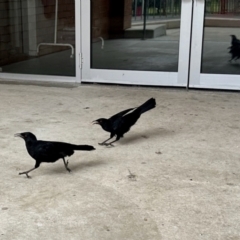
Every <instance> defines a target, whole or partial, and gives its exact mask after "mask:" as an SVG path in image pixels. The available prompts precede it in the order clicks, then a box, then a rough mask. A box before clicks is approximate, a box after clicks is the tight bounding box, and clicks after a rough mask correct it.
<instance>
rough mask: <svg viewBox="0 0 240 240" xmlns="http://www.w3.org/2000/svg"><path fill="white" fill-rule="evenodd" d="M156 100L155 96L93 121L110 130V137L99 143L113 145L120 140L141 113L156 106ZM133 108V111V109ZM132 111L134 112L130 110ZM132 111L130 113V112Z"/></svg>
mask: <svg viewBox="0 0 240 240" xmlns="http://www.w3.org/2000/svg"><path fill="white" fill-rule="evenodd" d="M155 106H156V101H155V99H154V98H150V99H149V100H147V101H146V102H145V103H143V104H142V105H141V106H139V107H137V108H129V109H126V110H124V111H122V112H119V113H117V114H115V115H113V116H112V117H110V118H109V119H106V118H99V119H97V120H95V121H93V122H92V123H93V124H99V125H100V126H101V127H102V128H103V130H105V131H107V132H110V138H108V139H107V140H105V141H103V142H102V143H99V145H105V146H113V145H112V143H114V142H116V141H118V140H119V139H120V138H121V137H123V135H124V134H125V133H127V132H128V131H129V130H130V128H131V127H132V126H133V125H134V124H135V123H136V122H137V120H138V119H139V118H140V116H141V114H143V113H144V112H147V111H149V110H150V109H152V108H155ZM132 110H133V111H132ZM130 111H132V112H130ZM129 112H130V113H129ZM114 136H116V139H115V140H114V141H112V142H110V143H107V141H109V140H110V139H112V138H113V137H114Z"/></svg>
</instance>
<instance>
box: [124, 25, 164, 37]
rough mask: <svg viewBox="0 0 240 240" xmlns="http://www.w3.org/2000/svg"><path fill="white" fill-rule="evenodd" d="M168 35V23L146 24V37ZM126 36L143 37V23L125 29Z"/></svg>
mask: <svg viewBox="0 0 240 240" xmlns="http://www.w3.org/2000/svg"><path fill="white" fill-rule="evenodd" d="M165 35H166V25H165V24H158V25H146V38H155V37H160V36H165ZM124 37H125V38H142V37H143V25H140V26H132V27H131V28H128V29H126V30H125V33H124Z"/></svg>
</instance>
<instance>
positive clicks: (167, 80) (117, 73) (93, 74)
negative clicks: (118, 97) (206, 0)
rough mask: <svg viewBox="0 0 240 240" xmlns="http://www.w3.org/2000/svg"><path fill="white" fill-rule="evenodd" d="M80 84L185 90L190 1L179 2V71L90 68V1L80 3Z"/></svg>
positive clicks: (187, 67) (189, 33)
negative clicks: (134, 85) (149, 86)
mask: <svg viewBox="0 0 240 240" xmlns="http://www.w3.org/2000/svg"><path fill="white" fill-rule="evenodd" d="M82 9H84V11H82V12H81V22H82V23H84V24H82V26H81V27H82V61H83V65H82V82H96V83H116V84H136V85H153V86H179V87H187V83H188V75H189V56H190V37H191V25H192V0H183V1H182V3H181V18H180V19H181V21H180V39H179V41H180V42H179V57H178V72H156V71H136V70H133V71H131V70H111V69H109V70H107V69H91V66H90V62H91V54H90V53H91V1H90V0H88V1H82Z"/></svg>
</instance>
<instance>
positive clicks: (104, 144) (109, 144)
mask: <svg viewBox="0 0 240 240" xmlns="http://www.w3.org/2000/svg"><path fill="white" fill-rule="evenodd" d="M98 144H99V145H101V146H106V147H108V146H111V147H114V145H113V144H111V143H98Z"/></svg>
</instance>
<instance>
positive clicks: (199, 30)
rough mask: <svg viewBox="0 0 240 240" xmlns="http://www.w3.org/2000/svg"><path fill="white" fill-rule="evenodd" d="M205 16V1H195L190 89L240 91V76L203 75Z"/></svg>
mask: <svg viewBox="0 0 240 240" xmlns="http://www.w3.org/2000/svg"><path fill="white" fill-rule="evenodd" d="M204 15H205V1H204V0H195V1H194V5H193V21H192V39H191V46H192V47H191V49H192V50H191V58H190V74H189V88H207V89H226V90H239V89H240V80H239V79H240V76H239V75H236V74H234V75H230V74H206V73H201V62H202V47H203V33H204Z"/></svg>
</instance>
